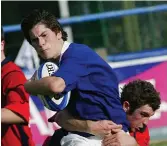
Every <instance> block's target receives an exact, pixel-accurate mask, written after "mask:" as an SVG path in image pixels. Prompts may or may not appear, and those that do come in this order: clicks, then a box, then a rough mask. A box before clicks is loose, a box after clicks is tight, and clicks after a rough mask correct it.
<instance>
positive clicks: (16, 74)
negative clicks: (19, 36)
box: [2, 61, 26, 81]
mask: <svg viewBox="0 0 167 146" xmlns="http://www.w3.org/2000/svg"><path fill="white" fill-rule="evenodd" d="M2 73H3V74H2V79H4V80H11V79H12V80H13V81H14V80H21V79H23V80H26V78H25V75H24V73H23V72H22V70H21V68H20V67H18V66H17V65H16V64H15V63H13V62H11V61H10V62H8V63H7V64H5V65H4V66H3V68H2Z"/></svg>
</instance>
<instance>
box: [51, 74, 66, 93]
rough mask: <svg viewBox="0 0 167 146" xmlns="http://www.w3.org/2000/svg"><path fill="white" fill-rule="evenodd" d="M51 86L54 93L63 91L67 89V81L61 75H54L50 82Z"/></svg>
mask: <svg viewBox="0 0 167 146" xmlns="http://www.w3.org/2000/svg"><path fill="white" fill-rule="evenodd" d="M49 88H50V90H51V92H53V93H55V94H56V93H61V92H63V91H64V89H65V82H64V80H63V79H62V78H60V77H53V80H52V82H50V84H49Z"/></svg>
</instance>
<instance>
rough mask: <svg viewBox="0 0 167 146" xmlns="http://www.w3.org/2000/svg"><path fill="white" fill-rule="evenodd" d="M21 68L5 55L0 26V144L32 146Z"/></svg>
mask: <svg viewBox="0 0 167 146" xmlns="http://www.w3.org/2000/svg"><path fill="white" fill-rule="evenodd" d="M25 82H26V78H25V76H24V74H23V72H22V71H21V69H20V68H19V67H18V66H16V65H15V64H14V63H13V62H11V61H10V60H9V58H8V57H7V58H6V57H5V39H4V33H3V29H2V27H1V145H2V146H34V145H35V144H34V142H33V140H32V135H31V130H30V128H29V126H28V123H29V118H30V112H29V94H28V93H27V92H25V89H24V86H23V85H24V83H25Z"/></svg>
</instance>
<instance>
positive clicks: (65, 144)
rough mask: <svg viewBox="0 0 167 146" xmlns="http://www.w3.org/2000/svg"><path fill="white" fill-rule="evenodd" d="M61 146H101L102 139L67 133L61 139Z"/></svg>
mask: <svg viewBox="0 0 167 146" xmlns="http://www.w3.org/2000/svg"><path fill="white" fill-rule="evenodd" d="M60 143H61V146H102V138H100V137H97V136H90V137H83V136H80V135H78V134H73V133H69V134H68V135H67V136H64V137H63V138H62V139H61V142H60Z"/></svg>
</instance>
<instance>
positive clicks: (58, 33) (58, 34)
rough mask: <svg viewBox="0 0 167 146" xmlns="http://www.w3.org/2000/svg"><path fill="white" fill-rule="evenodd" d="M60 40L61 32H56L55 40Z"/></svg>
mask: <svg viewBox="0 0 167 146" xmlns="http://www.w3.org/2000/svg"><path fill="white" fill-rule="evenodd" d="M61 38H62V32H61V31H59V32H57V39H58V40H60V39H61Z"/></svg>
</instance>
